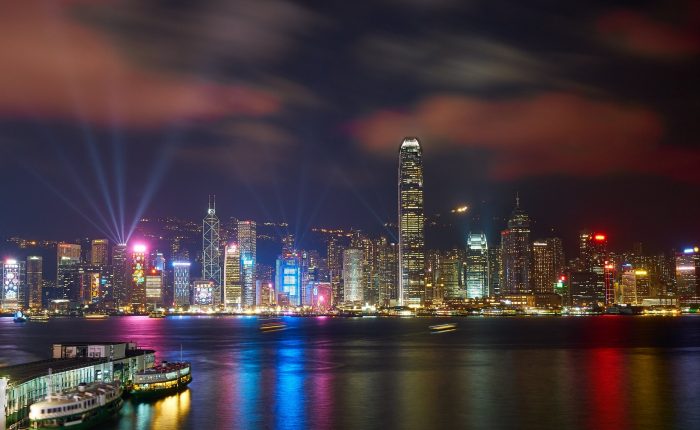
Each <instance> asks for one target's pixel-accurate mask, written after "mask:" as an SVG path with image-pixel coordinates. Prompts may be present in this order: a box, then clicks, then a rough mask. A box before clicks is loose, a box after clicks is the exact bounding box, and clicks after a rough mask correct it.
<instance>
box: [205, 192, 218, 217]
mask: <svg viewBox="0 0 700 430" xmlns="http://www.w3.org/2000/svg"><path fill="white" fill-rule="evenodd" d="M207 209H208V210H207V213H210V214H213V213H216V194H209V207H208V208H207Z"/></svg>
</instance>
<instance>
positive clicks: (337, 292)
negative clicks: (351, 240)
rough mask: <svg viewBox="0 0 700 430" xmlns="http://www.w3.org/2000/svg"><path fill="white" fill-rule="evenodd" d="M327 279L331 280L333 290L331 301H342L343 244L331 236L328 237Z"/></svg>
mask: <svg viewBox="0 0 700 430" xmlns="http://www.w3.org/2000/svg"><path fill="white" fill-rule="evenodd" d="M327 249H328V255H327V259H328V279H329V280H330V282H331V289H332V290H333V303H342V301H343V284H342V282H341V279H342V277H343V246H342V245H341V244H340V242H339V241H338V238H335V237H331V238H330V239H328V248H327Z"/></svg>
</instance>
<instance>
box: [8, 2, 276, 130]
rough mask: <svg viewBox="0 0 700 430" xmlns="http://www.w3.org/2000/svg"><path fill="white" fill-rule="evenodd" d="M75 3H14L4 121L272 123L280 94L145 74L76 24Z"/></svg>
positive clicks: (97, 35)
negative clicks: (226, 119)
mask: <svg viewBox="0 0 700 430" xmlns="http://www.w3.org/2000/svg"><path fill="white" fill-rule="evenodd" d="M75 3H79V2H75V1H63V2H52V1H35V0H25V1H18V2H7V3H6V4H5V5H4V6H3V8H2V13H0V28H2V29H3V37H2V38H0V58H2V61H3V70H2V73H0V94H2V97H0V114H2V115H4V116H24V115H31V116H40V117H49V118H56V119H68V120H72V119H77V118H80V119H84V120H87V121H90V122H93V123H97V124H108V123H110V122H112V121H113V120H114V119H115V118H118V119H119V121H120V122H121V123H123V124H125V125H127V126H133V127H151V126H158V125H162V124H165V123H168V122H171V121H176V120H207V119H212V118H218V117H222V116H228V115H241V116H266V115H270V114H273V113H275V112H277V111H279V109H280V100H279V99H278V98H277V97H276V96H275V95H273V94H270V93H268V92H265V91H263V90H261V89H257V88H254V87H250V86H247V85H242V84H241V85H222V84H217V83H213V82H204V81H197V80H195V78H194V77H191V76H187V75H179V74H175V73H168V72H164V71H157V70H148V69H144V68H141V67H139V66H138V65H137V64H134V63H132V62H130V61H128V59H127V58H126V57H125V56H124V55H122V53H121V52H119V51H118V50H117V49H116V48H115V46H113V44H111V43H110V41H109V40H108V39H107V38H106V37H105V36H104V35H103V34H101V33H100V32H98V31H96V30H95V29H93V28H91V27H89V26H87V25H85V24H82V23H80V22H79V21H78V20H77V19H76V18H75V17H73V16H71V12H72V8H73V7H75Z"/></svg>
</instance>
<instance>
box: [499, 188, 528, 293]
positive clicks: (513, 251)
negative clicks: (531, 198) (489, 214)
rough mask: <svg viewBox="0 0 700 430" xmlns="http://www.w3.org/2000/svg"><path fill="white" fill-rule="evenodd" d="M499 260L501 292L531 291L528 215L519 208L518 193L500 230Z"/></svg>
mask: <svg viewBox="0 0 700 430" xmlns="http://www.w3.org/2000/svg"><path fill="white" fill-rule="evenodd" d="M501 261H502V268H503V282H502V284H501V286H500V292H501V294H529V293H532V285H530V270H531V248H530V217H529V216H528V215H527V214H526V213H525V211H523V210H522V209H521V208H520V196H518V195H516V197H515V209H514V210H513V213H512V214H511V216H510V219H509V220H508V228H507V229H506V230H503V231H502V232H501Z"/></svg>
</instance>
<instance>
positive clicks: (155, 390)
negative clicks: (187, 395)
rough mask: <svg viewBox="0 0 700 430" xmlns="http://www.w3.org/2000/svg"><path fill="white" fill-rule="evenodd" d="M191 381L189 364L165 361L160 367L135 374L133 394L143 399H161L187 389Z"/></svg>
mask: <svg viewBox="0 0 700 430" xmlns="http://www.w3.org/2000/svg"><path fill="white" fill-rule="evenodd" d="M191 381H192V372H191V366H190V363H189V362H186V361H175V362H167V361H163V362H162V363H161V364H160V365H158V366H154V367H152V368H150V369H145V370H142V371H140V372H136V373H135V374H134V381H133V386H132V388H131V394H132V395H133V396H134V397H135V398H141V399H147V398H154V397H161V396H165V395H168V394H173V393H177V392H178V391H180V390H183V389H185V388H187V385H188V384H189V383H190V382H191Z"/></svg>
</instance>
